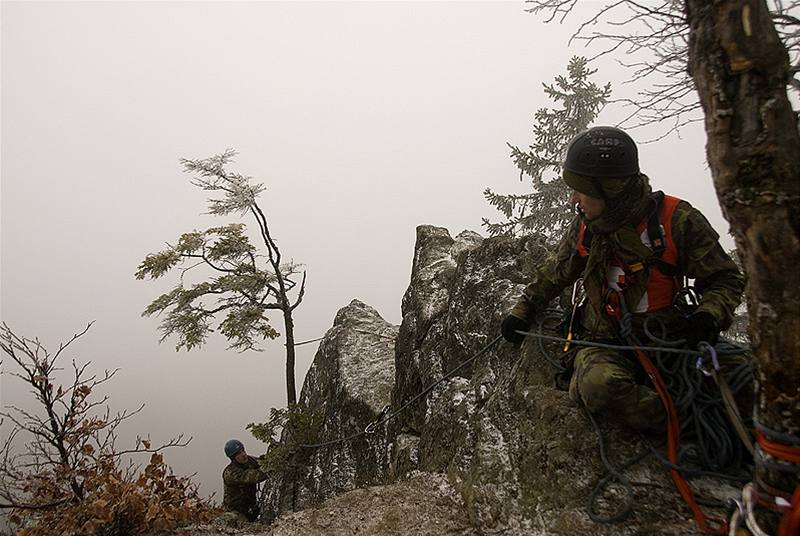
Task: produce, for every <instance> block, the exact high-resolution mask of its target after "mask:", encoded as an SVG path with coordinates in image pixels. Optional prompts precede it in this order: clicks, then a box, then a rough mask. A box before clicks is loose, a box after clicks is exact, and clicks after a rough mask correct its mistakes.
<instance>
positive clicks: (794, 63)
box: [526, 0, 800, 135]
mask: <svg viewBox="0 0 800 536" xmlns="http://www.w3.org/2000/svg"><path fill="white" fill-rule="evenodd" d="M526 3H527V4H528V5H529V6H530V7H529V8H528V9H527V11H529V12H531V13H535V14H540V15H542V16H543V17H545V20H546V21H548V22H550V21H555V20H558V21H560V22H563V21H564V20H565V19H566V18H567V16H569V15H570V14H571V13H573V11H575V8H576V6H577V4H578V2H577V0H527V1H526ZM768 8H769V11H770V14H771V16H772V20H773V22H774V24H775V28H776V30H777V32H778V35H779V36H780V38H781V40H782V42H783V43H784V47H785V48H786V50H787V51H788V52H789V54H790V56H791V68H790V77H789V78H788V79H787V83H788V84H789V85H790V86H791V87H792V88H793V89H794V90H795V91H796V92H797V93H798V94H800V80H798V78H797V74H798V72H800V13H798V11H800V1H798V0H791V1H784V0H770V1H769V2H768ZM571 41H575V42H580V43H583V44H586V45H590V44H592V45H597V46H598V47H599V51H598V52H597V53H596V54H595V55H594V56H592V58H591V59H595V58H598V57H600V56H610V57H613V58H614V59H615V60H616V61H617V62H618V63H619V64H621V65H623V66H624V67H626V68H628V69H629V70H630V71H631V76H630V78H629V79H628V80H627V81H626V83H633V84H636V83H638V82H645V84H644V85H643V86H642V87H641V88H640V89H639V90H637V91H636V95H635V96H634V97H624V98H620V99H618V100H615V101H612V102H617V103H621V104H624V105H625V106H626V107H628V108H629V110H630V113H629V115H628V116H627V118H626V119H624V120H623V121H622V122H621V123H620V126H622V127H628V128H636V127H640V126H644V125H652V124H654V123H658V124H663V125H665V126H666V130H665V132H664V134H663V135H667V134H668V133H670V132H673V131H676V130H678V129H680V127H682V126H683V125H685V124H687V123H689V122H692V121H699V120H700V119H702V117H703V114H702V109H701V107H700V102H699V100H698V97H697V92H696V91H695V87H694V83H693V82H692V79H691V76H690V75H689V70H688V65H687V61H688V57H689V53H688V52H689V22H688V19H687V15H686V11H685V9H684V2H683V0H657V1H649V0H648V1H641V0H615V1H609V2H605V3H604V4H603V5H601V6H598V8H597V10H596V11H595V12H594V14H593V15H591V16H590V17H588V18H587V19H585V20H583V21H582V22H581V23H580V24H579V26H578V28H577V30H576V31H575V32H574V33H573V35H572V38H571ZM637 85H639V84H637Z"/></svg>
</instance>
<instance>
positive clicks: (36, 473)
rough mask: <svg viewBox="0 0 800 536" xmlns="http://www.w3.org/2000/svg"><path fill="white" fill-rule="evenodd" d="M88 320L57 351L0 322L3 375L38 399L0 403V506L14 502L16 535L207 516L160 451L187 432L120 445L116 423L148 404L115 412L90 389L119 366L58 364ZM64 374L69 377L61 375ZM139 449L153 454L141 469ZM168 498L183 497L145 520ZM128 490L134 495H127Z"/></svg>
mask: <svg viewBox="0 0 800 536" xmlns="http://www.w3.org/2000/svg"><path fill="white" fill-rule="evenodd" d="M90 326H91V324H89V325H88V326H87V327H86V328H85V329H84V330H83V331H81V332H80V333H77V334H75V335H73V336H72V338H71V339H70V340H69V341H68V342H66V343H62V344H61V345H60V346H59V348H58V351H56V352H55V353H51V352H49V351H48V350H47V349H46V348H45V347H44V346H43V345H42V343H41V342H40V341H39V340H38V339H28V338H25V337H21V336H19V335H17V334H15V333H14V332H13V331H12V330H11V328H9V327H8V326H7V325H6V324H3V325H2V327H0V350H2V352H3V353H4V354H5V355H6V356H7V358H9V359H10V361H11V362H12V363H13V368H12V369H11V370H7V367H6V368H5V369H4V370H3V374H6V375H8V376H11V377H15V378H17V379H19V380H21V381H22V382H23V383H25V384H27V385H28V386H29V387H30V391H31V394H32V395H33V397H34V402H35V404H34V406H35V409H25V408H24V407H23V404H18V405H9V406H5V407H4V409H3V411H2V412H0V417H1V418H2V419H3V424H4V425H5V426H8V430H9V431H8V435H7V436H6V438H5V440H4V441H3V444H2V446H0V508H3V509H7V510H10V511H11V514H10V520H11V521H12V523H16V524H18V525H20V526H23V527H25V529H24V530H23V531H22V532H21V533H20V534H30V535H39V534H41V535H49V534H70V533H74V534H79V533H82V534H94V533H95V531H96V530H100V529H101V528H102V527H109V526H110V525H112V524H114V523H117V524H119V523H123V524H130V523H132V524H133V525H135V526H136V527H137V528H143V529H146V528H148V527H151V528H153V527H155V526H156V525H159V524H162V523H163V524H164V525H163V526H165V527H166V526H170V527H174V526H177V525H178V524H180V523H181V522H185V521H188V520H190V519H191V518H192V517H194V516H199V517H200V518H205V517H207V514H206V512H207V511H210V510H209V509H208V505H206V503H205V501H204V500H202V499H201V498H200V497H199V496H198V494H197V490H196V487H195V486H194V485H193V484H191V482H190V481H189V480H188V479H186V478H178V477H175V476H173V475H172V474H171V472H170V471H169V470H168V468H167V467H166V466H165V465H164V463H163V458H162V457H161V454H160V452H161V451H162V450H164V449H166V448H170V447H182V446H186V445H187V444H188V443H189V441H190V440H191V439H190V438H189V439H184V437H183V435H179V436H177V437H175V438H173V439H171V440H169V441H167V442H166V443H164V444H161V445H159V446H153V445H152V444H151V441H150V439H149V438H148V437H138V438H137V439H136V442H135V445H134V446H133V447H132V448H129V449H118V448H117V445H116V443H117V437H118V429H119V427H120V425H121V424H122V423H123V422H125V421H127V420H128V419H129V418H130V417H132V416H134V415H136V414H137V413H139V412H140V411H141V410H142V408H143V407H144V406H140V407H139V408H138V409H136V410H135V411H131V412H128V411H123V412H121V413H112V412H111V409H110V407H109V405H108V396H102V397H97V396H96V391H97V390H98V389H99V388H101V386H104V384H106V383H107V382H108V381H109V380H111V379H112V378H113V377H114V376H115V374H116V373H117V370H105V371H103V373H102V374H93V373H90V372H89V367H90V365H91V362H86V363H82V364H81V363H79V362H78V361H76V360H72V362H71V363H70V365H69V367H68V368H67V369H66V370H65V369H64V368H63V367H62V364H61V363H62V361H63V360H64V359H65V357H64V354H65V353H66V352H67V350H68V349H69V348H70V346H71V345H72V344H73V343H74V342H75V341H76V340H78V339H79V338H80V337H82V336H83V335H84V334H85V333H86V332H87V331H88V330H89V328H90ZM63 375H66V376H67V378H68V381H67V382H66V383H60V382H59V380H58V378H59V376H63ZM143 453H150V454H151V455H152V456H151V460H150V463H149V464H148V466H147V468H146V469H145V471H144V472H140V471H138V468H137V467H136V466H135V465H133V461H132V459H131V458H130V456H131V455H136V454H143ZM125 460H127V462H126V461H125ZM123 488H124V489H126V490H127V491H128V492H129V493H128V495H127V496H125V497H123V496H121V495H120V494H119V490H121V489H123ZM165 498H170V499H173V498H177V499H180V501H183V502H180V503H175V504H174V505H172V506H170V505H168V504H164V505H162V506H159V508H161V510H159V511H160V512H161V513H162V514H163V518H162V520H161V521H160V522H159V523H155V524H154V523H151V522H152V521H154V519H150V520H146V519H145V518H146V517H147V515H146V514H147V512H146V509H147V508H149V507H150V505H151V504H157V503H160V502H161V501H163V500H164V499H165ZM134 499H137V500H138V501H134V502H135V504H134V502H126V501H131V500H134Z"/></svg>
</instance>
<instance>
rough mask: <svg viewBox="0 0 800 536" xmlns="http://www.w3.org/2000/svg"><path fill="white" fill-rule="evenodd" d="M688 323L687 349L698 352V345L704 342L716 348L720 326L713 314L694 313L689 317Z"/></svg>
mask: <svg viewBox="0 0 800 536" xmlns="http://www.w3.org/2000/svg"><path fill="white" fill-rule="evenodd" d="M687 323H688V325H687V326H686V331H685V332H684V337H685V338H686V346H687V348H690V349H692V350H697V345H698V344H700V342H702V341H705V342H707V343H708V344H710V345H711V346H714V345H715V344H716V343H717V341H718V340H719V325H718V324H717V319H716V318H714V316H713V315H712V314H711V313H706V312H705V311H700V312H698V313H694V314H692V315H691V316H689V318H688V320H687Z"/></svg>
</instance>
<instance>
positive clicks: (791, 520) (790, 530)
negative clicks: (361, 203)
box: [776, 486, 800, 536]
mask: <svg viewBox="0 0 800 536" xmlns="http://www.w3.org/2000/svg"><path fill="white" fill-rule="evenodd" d="M798 534H800V486H797V487H796V488H794V494H793V495H792V501H791V506H790V507H789V509H788V510H787V511H786V512H784V514H783V517H782V518H781V523H780V525H778V532H777V533H776V536H797V535H798Z"/></svg>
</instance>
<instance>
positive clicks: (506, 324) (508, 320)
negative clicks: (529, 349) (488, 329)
mask: <svg viewBox="0 0 800 536" xmlns="http://www.w3.org/2000/svg"><path fill="white" fill-rule="evenodd" d="M530 326H531V325H530V322H527V321H525V320H522V319H519V318H517V317H516V316H514V315H508V316H507V317H505V319H504V320H503V323H502V324H501V325H500V333H502V334H503V338H504V339H505V340H507V341H508V342H510V343H511V344H520V343H521V342H522V341H523V340H524V339H525V335H522V334H521V333H517V331H528V328H530Z"/></svg>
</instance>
